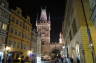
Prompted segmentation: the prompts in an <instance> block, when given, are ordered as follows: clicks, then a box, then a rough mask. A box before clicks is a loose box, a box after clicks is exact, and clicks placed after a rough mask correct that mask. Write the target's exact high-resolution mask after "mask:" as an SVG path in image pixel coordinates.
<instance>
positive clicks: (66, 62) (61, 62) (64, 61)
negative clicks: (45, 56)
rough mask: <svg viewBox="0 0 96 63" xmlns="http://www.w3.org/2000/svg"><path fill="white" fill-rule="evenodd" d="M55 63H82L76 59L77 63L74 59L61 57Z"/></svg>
mask: <svg viewBox="0 0 96 63" xmlns="http://www.w3.org/2000/svg"><path fill="white" fill-rule="evenodd" d="M55 63H80V60H79V59H78V58H76V61H75V60H74V59H73V58H72V57H59V58H56V59H55Z"/></svg>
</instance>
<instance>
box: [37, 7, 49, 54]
mask: <svg viewBox="0 0 96 63" xmlns="http://www.w3.org/2000/svg"><path fill="white" fill-rule="evenodd" d="M50 25H51V23H50V15H49V17H47V13H46V9H41V16H40V19H39V20H37V21H36V26H37V32H38V33H39V34H40V35H41V43H42V48H41V50H42V51H41V52H42V54H44V55H45V54H48V52H49V50H48V47H47V46H48V45H49V44H50Z"/></svg>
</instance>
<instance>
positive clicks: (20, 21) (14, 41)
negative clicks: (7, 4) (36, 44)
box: [7, 8, 32, 58]
mask: <svg viewBox="0 0 96 63" xmlns="http://www.w3.org/2000/svg"><path fill="white" fill-rule="evenodd" d="M31 30H32V24H31V23H30V17H28V16H27V18H24V17H23V16H22V10H21V9H20V8H16V10H12V12H11V15H10V25H9V32H8V40H7V46H9V47H11V51H10V52H12V53H14V54H15V53H16V54H17V57H18V55H19V54H20V55H25V56H26V55H27V52H28V51H29V50H31V47H32V46H31V45H32V41H31V36H32V31H31ZM15 58H16V56H15Z"/></svg>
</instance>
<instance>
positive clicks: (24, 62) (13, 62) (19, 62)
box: [0, 56, 32, 63]
mask: <svg viewBox="0 0 96 63" xmlns="http://www.w3.org/2000/svg"><path fill="white" fill-rule="evenodd" d="M5 62H6V63H32V61H29V57H25V58H24V57H23V56H22V57H20V58H17V59H13V57H11V56H9V57H8V58H6V61H5V59H2V61H0V63H5Z"/></svg>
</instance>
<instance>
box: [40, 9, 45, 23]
mask: <svg viewBox="0 0 96 63" xmlns="http://www.w3.org/2000/svg"><path fill="white" fill-rule="evenodd" d="M40 20H42V21H47V13H46V9H41V16H40Z"/></svg>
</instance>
